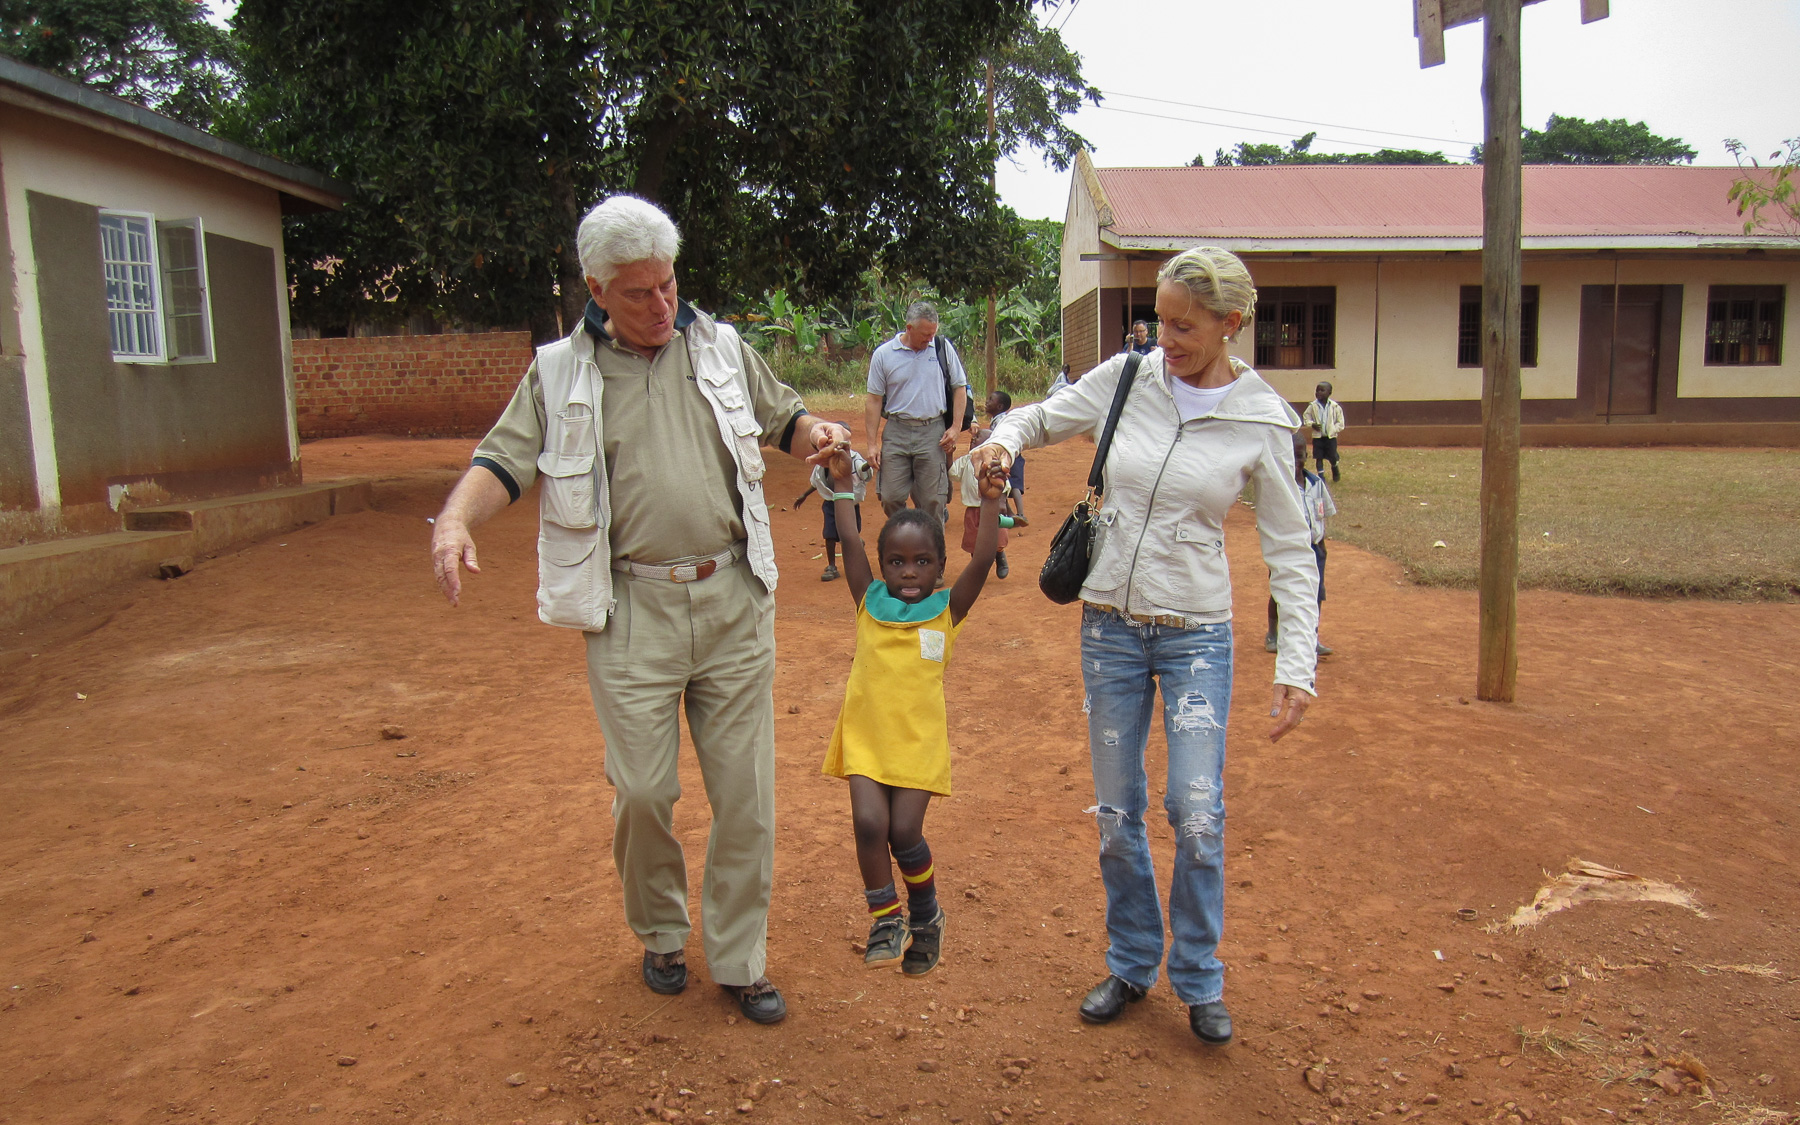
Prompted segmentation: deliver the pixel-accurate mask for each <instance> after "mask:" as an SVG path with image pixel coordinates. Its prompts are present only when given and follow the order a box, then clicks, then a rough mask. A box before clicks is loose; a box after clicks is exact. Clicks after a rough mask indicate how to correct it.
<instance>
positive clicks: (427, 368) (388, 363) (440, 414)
mask: <svg viewBox="0 0 1800 1125" xmlns="http://www.w3.org/2000/svg"><path fill="white" fill-rule="evenodd" d="M531 354H532V349H531V336H530V334H529V333H525V332H476V333H451V334H446V335H441V336H352V337H348V338H345V339H333V340H295V341H294V398H295V411H296V414H297V421H298V423H299V428H300V437H301V438H302V440H306V439H311V438H325V437H346V436H349V435H353V434H407V435H411V436H415V437H469V436H476V435H480V434H485V433H486V432H487V431H488V428H489V427H490V426H492V425H493V424H494V419H496V418H498V417H499V416H500V411H501V410H502V409H503V408H504V407H505V406H506V402H507V400H508V399H510V398H511V397H512V393H513V389H514V388H516V387H517V386H518V385H519V379H520V378H521V377H522V376H523V375H524V374H525V368H526V366H527V365H528V364H529V363H530V362H531Z"/></svg>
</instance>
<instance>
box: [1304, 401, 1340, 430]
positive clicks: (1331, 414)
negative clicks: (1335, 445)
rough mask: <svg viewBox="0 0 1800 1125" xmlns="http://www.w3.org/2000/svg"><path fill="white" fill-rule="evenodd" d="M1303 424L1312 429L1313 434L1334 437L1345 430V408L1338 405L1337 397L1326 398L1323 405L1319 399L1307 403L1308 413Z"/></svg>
mask: <svg viewBox="0 0 1800 1125" xmlns="http://www.w3.org/2000/svg"><path fill="white" fill-rule="evenodd" d="M1301 425H1304V426H1305V427H1306V428H1307V429H1309V430H1311V431H1312V436H1314V437H1322V438H1334V437H1336V436H1338V435H1339V434H1341V433H1343V432H1344V408H1343V407H1341V406H1339V405H1338V401H1337V399H1335V398H1329V399H1326V400H1325V405H1324V406H1323V407H1321V406H1320V405H1319V400H1318V399H1316V398H1315V399H1313V400H1312V401H1311V402H1309V403H1307V404H1306V414H1305V416H1304V417H1303V418H1302V419H1301Z"/></svg>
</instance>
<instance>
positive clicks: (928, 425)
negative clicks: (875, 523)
mask: <svg viewBox="0 0 1800 1125" xmlns="http://www.w3.org/2000/svg"><path fill="white" fill-rule="evenodd" d="M943 436H944V420H943V419H942V418H933V419H929V420H927V421H923V422H921V421H914V420H913V419H911V418H896V417H890V418H888V420H887V427H886V428H885V429H883V430H882V432H881V477H880V479H879V480H878V481H877V482H876V486H875V487H876V494H877V495H878V496H880V497H881V510H882V511H883V512H885V513H887V514H888V515H890V516H891V515H893V514H894V513H895V512H897V511H899V510H900V509H901V508H904V507H906V501H907V499H908V497H909V496H910V497H911V499H912V503H913V507H915V508H918V509H919V510H920V511H923V512H929V513H930V514H931V515H932V517H933V518H934V519H936V520H937V521H938V523H940V524H941V523H943V522H944V514H945V512H946V511H947V510H948V507H949V503H950V469H949V466H948V464H946V462H945V460H944V451H943V450H942V449H940V448H938V442H939V441H941V440H942V439H943Z"/></svg>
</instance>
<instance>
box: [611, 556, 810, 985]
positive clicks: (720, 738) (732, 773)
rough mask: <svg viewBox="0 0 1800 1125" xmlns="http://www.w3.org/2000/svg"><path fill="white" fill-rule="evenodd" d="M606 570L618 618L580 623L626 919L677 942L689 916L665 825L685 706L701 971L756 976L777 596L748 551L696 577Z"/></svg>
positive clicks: (762, 950) (761, 945) (765, 861)
mask: <svg viewBox="0 0 1800 1125" xmlns="http://www.w3.org/2000/svg"><path fill="white" fill-rule="evenodd" d="M614 578H615V579H617V586H616V588H615V590H614V595H615V597H616V599H617V602H618V607H617V609H616V610H615V612H614V614H613V619H612V621H611V623H610V624H608V625H607V627H606V628H605V629H604V630H602V631H601V632H598V633H588V634H586V636H587V664H588V687H589V689H590V691H591V692H592V693H593V697H594V712H595V714H597V715H598V716H599V718H600V732H601V734H603V735H604V736H605V737H606V777H607V780H609V781H611V782H612V784H613V789H614V796H613V863H614V864H615V865H616V866H617V868H618V871H619V879H620V881H621V882H622V883H623V884H624V889H625V920H626V922H627V923H628V924H629V925H630V926H631V929H632V931H633V932H634V933H636V934H637V935H638V937H639V939H640V940H642V941H643V943H644V948H646V949H648V950H649V951H650V952H652V953H673V952H674V951H676V950H677V949H680V948H682V947H683V946H684V945H685V944H686V943H687V939H688V935H689V933H690V932H691V931H692V928H693V927H692V924H691V922H690V921H689V918H688V901H687V899H688V882H687V865H686V861H685V859H684V857H683V855H682V850H681V842H680V841H679V840H677V839H676V838H675V834H674V832H673V831H671V824H672V821H673V815H674V809H675V802H676V801H677V800H679V799H680V797H681V781H680V778H679V776H678V775H677V772H676V764H677V757H678V751H679V748H680V741H679V739H680V735H679V731H678V729H677V721H676V720H677V712H679V711H681V710H683V709H685V710H686V712H687V720H688V732H689V733H690V734H691V735H692V736H693V740H694V753H695V756H696V757H697V758H698V759H699V762H700V776H701V779H702V782H703V783H704V785H705V786H706V799H707V801H708V803H709V804H711V806H712V831H711V834H710V835H709V836H708V837H707V841H706V875H705V879H704V881H703V883H702V890H701V896H700V910H701V936H702V939H703V941H704V947H705V950H706V964H707V970H708V972H709V973H710V975H711V976H712V979H713V980H714V981H716V982H717V983H719V984H732V985H745V984H754V983H755V982H756V980H757V979H758V978H760V977H761V976H762V975H763V971H764V969H765V968H766V966H767V945H768V933H769V891H770V887H771V886H772V885H773V878H774V867H775V698H774V686H775V599H774V597H773V596H772V595H771V594H770V593H769V592H768V591H767V590H766V589H764V588H763V584H762V582H761V581H760V580H759V579H758V578H757V577H756V576H755V575H754V574H752V573H751V572H750V567H749V565H748V564H747V563H743V562H740V563H738V564H737V565H735V566H731V567H728V568H725V569H722V570H720V571H718V572H717V573H715V574H714V575H712V576H711V577H710V578H706V579H703V580H701V581H698V582H685V583H683V582H669V581H665V580H660V579H650V578H637V577H634V576H631V575H627V574H615V575H614Z"/></svg>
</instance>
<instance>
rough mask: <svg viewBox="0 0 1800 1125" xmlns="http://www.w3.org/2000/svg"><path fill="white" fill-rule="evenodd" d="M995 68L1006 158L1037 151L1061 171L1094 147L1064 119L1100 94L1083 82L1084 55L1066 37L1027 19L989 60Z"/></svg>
mask: <svg viewBox="0 0 1800 1125" xmlns="http://www.w3.org/2000/svg"><path fill="white" fill-rule="evenodd" d="M989 61H991V62H992V63H993V64H994V126H995V140H996V142H997V143H998V146H999V149H1000V155H1001V156H1006V157H1010V156H1012V155H1013V154H1014V153H1015V152H1017V151H1018V150H1019V149H1020V148H1025V147H1029V148H1034V149H1037V150H1038V151H1040V152H1042V153H1043V155H1044V159H1045V160H1047V161H1049V163H1050V166H1051V167H1053V168H1055V169H1056V170H1057V171H1058V172H1066V171H1068V169H1069V166H1070V165H1071V164H1073V163H1074V162H1075V154H1076V153H1077V152H1080V151H1081V150H1083V149H1092V148H1093V147H1094V146H1093V145H1091V144H1089V143H1088V142H1087V139H1086V138H1085V137H1083V136H1082V135H1081V134H1079V133H1077V132H1076V131H1075V130H1074V129H1072V128H1070V127H1069V124H1068V122H1067V121H1066V120H1064V119H1065V118H1066V117H1068V115H1070V114H1072V113H1074V112H1076V111H1077V110H1079V109H1080V108H1081V103H1082V102H1084V101H1087V102H1091V103H1093V104H1094V105H1099V104H1100V91H1099V90H1098V89H1096V88H1095V87H1093V86H1090V85H1088V83H1087V81H1086V80H1085V79H1083V78H1082V77H1081V56H1080V55H1077V54H1076V53H1075V52H1073V51H1071V50H1069V47H1068V44H1066V43H1064V42H1063V38H1062V35H1061V34H1060V33H1058V32H1056V31H1054V30H1052V29H1050V28H1047V27H1042V26H1040V25H1039V24H1038V23H1037V21H1035V20H1026V21H1025V22H1024V24H1023V26H1021V27H1020V28H1019V29H1018V30H1017V32H1016V33H1015V34H1014V35H1013V37H1012V38H1011V39H1009V40H1007V41H1006V42H1005V43H1003V44H1002V45H1001V47H1000V48H999V50H997V51H996V52H995V53H994V54H993V56H992V58H991V59H990V60H989Z"/></svg>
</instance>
